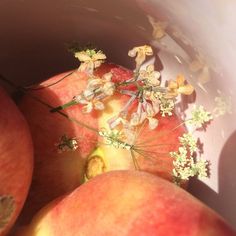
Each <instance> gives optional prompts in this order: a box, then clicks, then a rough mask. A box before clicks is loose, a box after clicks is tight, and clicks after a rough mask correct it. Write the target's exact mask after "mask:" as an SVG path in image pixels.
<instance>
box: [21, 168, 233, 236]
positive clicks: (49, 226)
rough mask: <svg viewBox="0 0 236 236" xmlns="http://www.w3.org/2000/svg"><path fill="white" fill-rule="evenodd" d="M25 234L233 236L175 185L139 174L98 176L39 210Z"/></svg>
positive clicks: (191, 197) (134, 172) (199, 204)
mask: <svg viewBox="0 0 236 236" xmlns="http://www.w3.org/2000/svg"><path fill="white" fill-rule="evenodd" d="M19 235H22V236H23V235H24V236H47V235H48V236H54V235H56V236H71V235H83V236H86V235H88V236H90V235H97V236H103V235H104V236H105V235H109V236H113V235H114V236H116V235H119V236H122V235H124V236H136V235H148V236H151V235H159V236H162V235H163V236H166V235H168V236H172V235H173V236H176V235H188V236H223V235H224V236H233V235H235V232H234V231H233V230H232V229H230V228H229V226H228V225H227V223H225V222H224V220H223V219H222V218H221V217H220V216H219V215H217V214H216V213H215V212H214V211H213V210H211V209H210V208H208V207H207V206H205V205H204V204H203V203H201V202H200V201H199V200H197V199H196V198H194V197H193V196H192V195H190V194H189V193H187V192H186V191H184V190H182V189H181V188H179V187H177V186H175V185H174V184H172V183H170V182H168V181H166V180H164V179H162V178H159V177H157V176H154V175H152V174H149V173H146V172H141V171H131V170H129V171H111V172H108V173H105V174H102V175H99V176H97V177H95V178H93V179H92V180H90V181H88V182H87V183H85V184H83V185H82V186H80V187H79V188H77V189H76V190H74V191H73V192H71V193H69V194H67V195H65V196H64V197H61V198H59V199H57V200H55V201H53V202H52V203H50V204H49V205H47V206H46V207H45V208H43V209H42V210H41V211H40V212H39V213H38V214H37V215H36V216H35V218H34V219H33V221H32V223H31V224H30V225H29V226H28V227H26V228H25V229H22V231H21V233H20V234H19Z"/></svg>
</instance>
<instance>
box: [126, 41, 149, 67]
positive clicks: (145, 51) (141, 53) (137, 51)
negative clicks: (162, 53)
mask: <svg viewBox="0 0 236 236" xmlns="http://www.w3.org/2000/svg"><path fill="white" fill-rule="evenodd" d="M128 55H129V56H130V57H136V58H135V62H136V69H139V68H140V66H141V65H142V64H143V62H144V61H145V59H146V56H152V55H153V51H152V48H151V47H150V46H148V45H144V46H140V47H134V48H133V49H131V50H130V51H129V52H128Z"/></svg>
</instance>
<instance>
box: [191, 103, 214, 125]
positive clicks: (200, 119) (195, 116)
mask: <svg viewBox="0 0 236 236" xmlns="http://www.w3.org/2000/svg"><path fill="white" fill-rule="evenodd" d="M191 115H192V117H191V119H190V120H189V123H190V124H192V125H194V126H196V128H201V127H202V126H203V125H204V123H206V122H209V121H210V120H212V119H213V116H212V114H211V113H210V112H208V111H206V110H205V109H204V108H203V106H194V108H193V110H192V112H191Z"/></svg>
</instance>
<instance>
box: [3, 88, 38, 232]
mask: <svg viewBox="0 0 236 236" xmlns="http://www.w3.org/2000/svg"><path fill="white" fill-rule="evenodd" d="M0 107H1V112H0V134H1V135H0V235H1V236H3V235H6V234H7V232H8V231H9V229H10V227H11V226H12V225H13V223H14V222H15V220H16V218H17V216H18V215H19V213H20V211H21V209H22V207H23V204H24V202H25V199H26V196H27V193H28V189H29V186H30V182H31V178H32V170H33V147H32V146H33V145H32V139H31V136H30V132H29V128H28V126H27V123H26V121H25V119H24V118H23V116H22V114H21V113H20V111H19V110H18V108H17V106H16V105H15V104H14V102H13V101H12V100H11V99H10V97H9V96H8V95H7V94H6V93H5V92H4V91H3V89H2V88H0Z"/></svg>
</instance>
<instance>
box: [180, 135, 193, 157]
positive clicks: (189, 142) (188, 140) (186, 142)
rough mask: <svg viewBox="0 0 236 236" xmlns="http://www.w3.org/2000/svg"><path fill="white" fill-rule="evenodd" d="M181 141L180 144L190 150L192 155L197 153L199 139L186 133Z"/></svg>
mask: <svg viewBox="0 0 236 236" xmlns="http://www.w3.org/2000/svg"><path fill="white" fill-rule="evenodd" d="M179 140H180V143H181V144H182V145H183V146H184V147H188V148H189V150H190V153H191V154H193V153H194V152H196V151H197V139H196V138H194V137H193V135H192V134H190V133H187V134H186V133H185V134H183V136H182V137H180V138H179Z"/></svg>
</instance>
